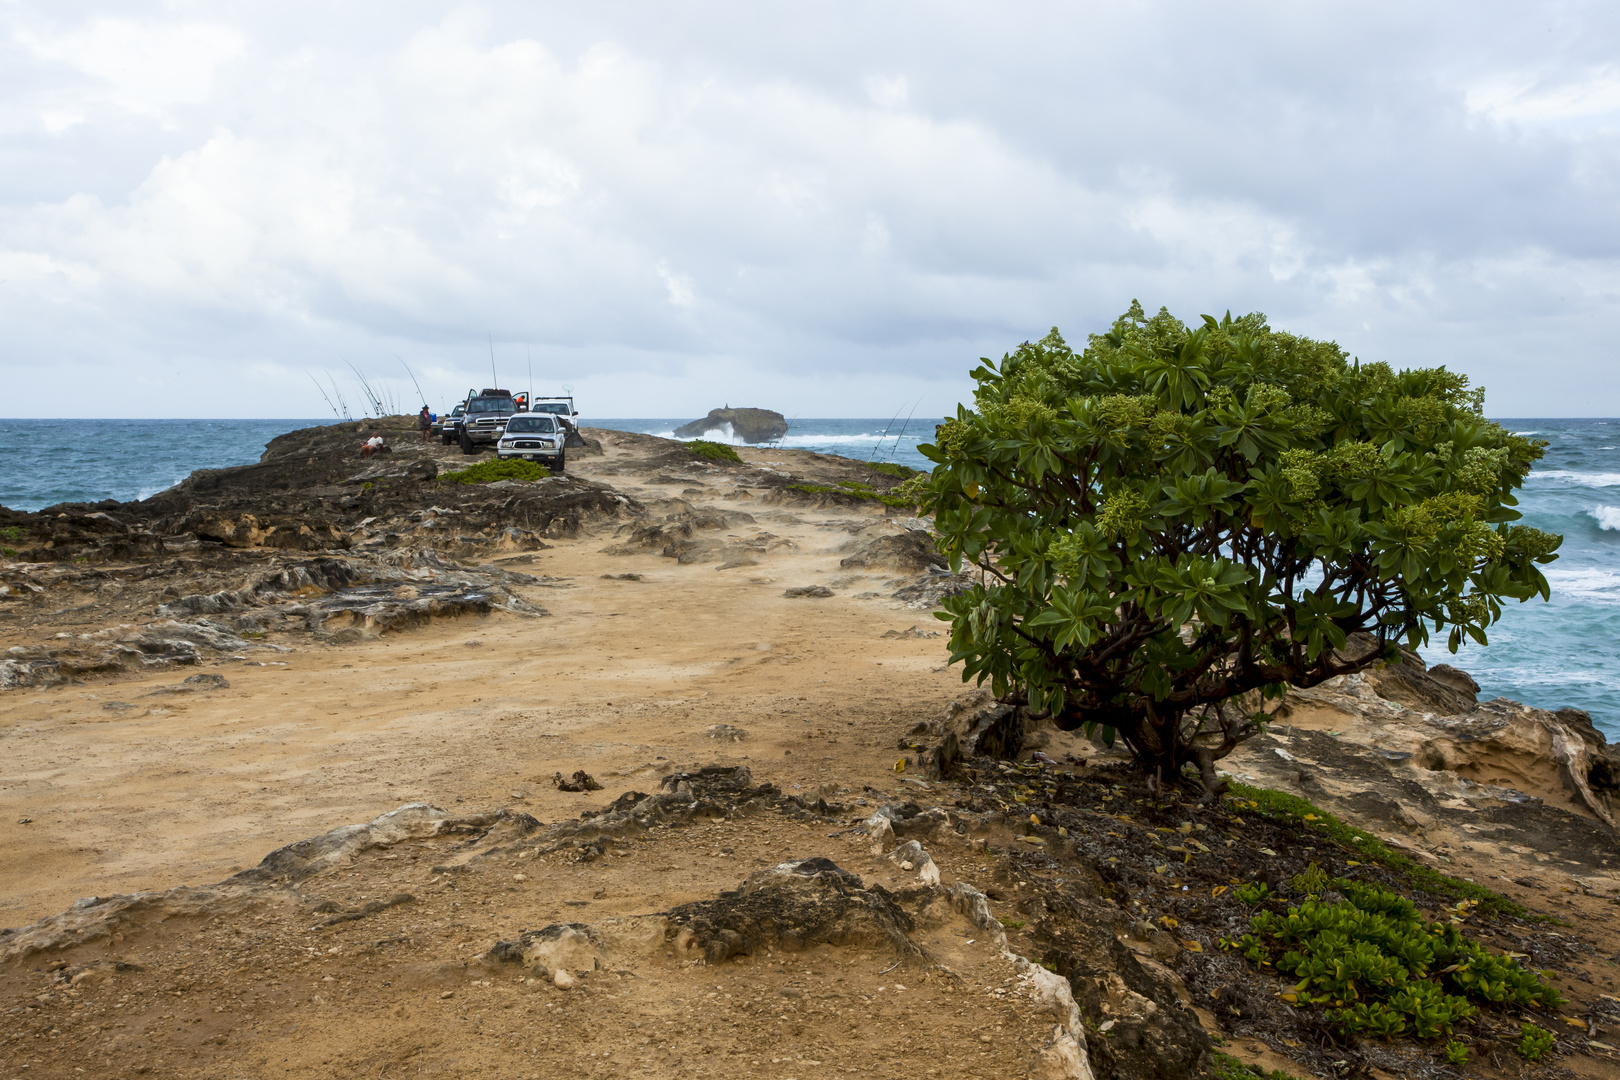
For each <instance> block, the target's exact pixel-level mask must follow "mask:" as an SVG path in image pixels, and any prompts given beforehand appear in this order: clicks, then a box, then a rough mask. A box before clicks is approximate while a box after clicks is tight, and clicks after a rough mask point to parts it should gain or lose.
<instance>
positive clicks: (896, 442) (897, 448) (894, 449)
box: [889, 395, 922, 461]
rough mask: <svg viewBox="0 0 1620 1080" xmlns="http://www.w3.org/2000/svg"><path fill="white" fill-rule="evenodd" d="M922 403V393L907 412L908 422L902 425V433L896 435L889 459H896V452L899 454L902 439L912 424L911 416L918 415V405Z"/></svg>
mask: <svg viewBox="0 0 1620 1080" xmlns="http://www.w3.org/2000/svg"><path fill="white" fill-rule="evenodd" d="M921 404H922V397H921V396H920V395H919V396H918V398H917V400H916V401H914V402H912V403H911V411H910V412H908V413H906V422H905V423H904V424H901V425H900V434H898V435H896V436H895V437H894V446H892V447H890V449H889V460H890V461H893V460H894V455H896V454H898V453H899V452H900V440H901V439H903V438H905V437H906V428H908V427H910V426H911V418H912V417H913V416H916V415H917V406H918V405H921Z"/></svg>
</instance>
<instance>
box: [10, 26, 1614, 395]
mask: <svg viewBox="0 0 1620 1080" xmlns="http://www.w3.org/2000/svg"><path fill="white" fill-rule="evenodd" d="M183 10H184V11H189V10H192V9H190V8H184V9H182V8H181V7H178V6H174V7H161V6H159V7H152V8H142V7H138V6H136V5H135V4H134V3H133V2H131V4H130V5H129V6H127V7H116V8H114V7H103V8H98V9H96V10H95V12H93V13H92V14H90V15H89V16H88V17H86V18H85V19H84V20H83V21H82V22H78V23H73V22H70V21H66V16H64V15H62V14H60V13H59V12H58V11H57V10H55V9H51V8H47V7H46V6H45V5H43V4H30V3H17V4H13V5H12V6H11V7H10V8H8V9H6V11H7V12H8V13H9V14H7V15H4V16H0V19H4V18H9V19H10V23H9V36H8V35H7V33H6V32H5V31H0V71H6V72H9V73H10V74H9V75H7V76H6V78H8V79H9V80H10V81H9V82H8V83H6V84H5V85H7V86H8V87H9V90H8V91H7V92H6V93H3V94H0V154H4V155H7V156H6V157H4V158H0V160H3V161H5V162H7V163H8V167H7V168H5V169H0V325H3V326H4V327H5V330H4V331H3V333H4V335H5V337H4V338H3V339H0V345H3V348H0V378H4V379H6V381H7V383H6V384H7V386H8V388H13V387H15V388H16V391H17V392H19V393H20V392H21V391H24V390H26V388H27V387H28V386H30V385H32V384H31V383H30V382H29V380H33V379H36V378H43V376H40V375H39V374H38V373H39V372H41V371H44V370H46V368H45V364H46V363H47V362H49V363H68V362H72V363H76V364H79V365H81V366H82V367H83V369H84V370H86V371H100V372H102V374H101V375H99V376H92V377H89V378H88V379H87V380H86V382H87V385H89V386H90V387H92V389H91V390H90V391H89V392H90V393H106V394H107V395H108V401H109V402H113V403H115V404H116V406H117V410H118V411H127V410H129V409H136V410H137V411H148V412H153V413H169V414H172V413H173V412H175V411H176V410H177V408H178V409H180V411H191V412H194V413H200V414H204V415H206V414H209V413H214V412H218V409H219V406H218V402H219V401H220V400H221V397H222V394H221V392H220V390H219V389H218V388H219V387H225V386H228V385H230V383H231V380H233V379H236V378H240V379H242V380H244V381H245V382H251V383H252V385H253V386H254V387H255V388H256V389H255V390H254V392H253V395H252V402H253V406H252V407H253V408H254V409H255V410H256V411H259V412H261V413H262V414H271V415H275V414H279V415H289V414H296V413H304V414H308V413H309V412H311V411H313V410H312V407H311V405H310V403H309V401H307V400H305V399H308V398H310V397H311V393H312V388H303V389H301V388H300V384H305V385H306V387H307V383H308V380H307V379H306V378H304V376H303V375H302V369H303V368H305V367H315V368H317V369H318V368H320V367H323V366H327V367H332V366H335V365H337V364H338V361H337V360H336V358H337V357H338V356H347V357H350V358H356V359H358V360H360V361H361V362H363V363H369V364H371V365H372V367H373V369H374V370H375V369H381V368H383V367H387V368H389V369H390V370H391V369H392V368H393V367H394V366H395V362H394V361H393V360H391V359H390V358H391V356H392V354H394V353H396V352H397V353H400V354H401V355H405V356H407V357H408V358H409V360H410V362H411V363H412V365H413V367H417V368H418V369H419V372H421V373H425V374H424V379H426V380H428V381H431V382H433V383H434V384H435V385H436V386H438V387H439V389H438V390H436V391H435V392H436V393H448V392H450V391H451V390H456V389H464V388H465V386H466V385H468V384H470V383H472V382H479V381H481V380H482V379H484V378H487V368H486V367H485V365H486V364H487V360H488V357H487V350H486V348H485V345H484V341H485V334H486V332H491V333H493V334H494V336H495V337H496V343H497V353H498V355H507V356H513V355H515V356H521V355H522V354H523V353H522V350H523V348H525V347H527V346H532V347H533V349H534V354H535V358H536V364H537V369H538V368H540V367H543V368H544V369H545V370H546V371H547V372H548V377H554V376H557V377H555V378H554V381H560V376H558V375H557V373H561V374H565V375H566V377H567V379H568V381H572V382H575V383H577V384H578V385H579V386H580V387H582V388H584V389H582V392H587V391H588V392H590V393H593V394H598V395H601V396H600V398H599V399H598V400H597V401H595V402H593V403H592V404H591V405H590V406H589V408H590V411H591V412H593V413H594V414H595V415H598V416H600V415H605V414H609V413H612V412H622V413H636V412H642V413H646V412H648V411H653V412H654V413H656V412H658V411H667V412H697V413H700V412H702V411H704V410H706V409H707V408H709V407H710V406H711V405H712V404H713V402H712V401H710V400H709V399H710V398H711V397H713V396H714V395H715V394H716V393H719V394H721V396H722V397H724V396H727V394H726V392H725V390H724V389H723V387H725V386H730V385H739V386H748V387H751V388H754V389H755V390H756V391H757V395H756V398H757V400H759V401H760V402H761V403H763V404H769V403H770V401H769V399H770V397H771V396H772V394H773V393H779V394H781V395H783V396H784V397H785V396H787V395H792V396H793V398H794V400H795V401H796V402H797V403H799V404H800V405H801V408H800V412H801V414H806V415H808V414H813V413H815V412H817V411H822V412H826V413H843V414H849V413H850V412H852V411H853V412H861V411H866V410H870V411H874V412H886V411H892V408H891V407H890V405H891V403H889V402H887V401H879V400H878V398H880V397H883V396H884V395H899V396H903V397H905V398H906V400H907V401H909V400H912V399H914V398H915V397H916V395H917V394H918V393H927V394H932V395H934V396H935V397H937V398H938V399H939V400H937V401H934V400H930V401H929V403H928V404H927V405H925V406H924V408H925V409H935V410H939V411H943V410H944V409H946V408H948V407H949V406H950V403H951V401H952V400H954V398H953V395H956V394H960V393H961V392H962V391H963V390H964V389H965V374H966V371H967V369H968V368H969V367H970V366H971V365H972V362H973V360H974V359H975V358H976V357H978V356H980V355H985V354H998V353H999V352H1001V351H1003V350H1004V349H1006V348H1008V347H1011V346H1012V345H1014V344H1015V343H1016V342H1018V341H1019V340H1022V339H1024V338H1027V337H1031V336H1036V335H1038V334H1040V333H1042V332H1044V330H1045V329H1046V328H1047V327H1048V326H1050V325H1052V324H1054V323H1057V324H1059V325H1060V326H1062V327H1063V329H1064V330H1065V332H1066V333H1068V334H1069V335H1070V336H1071V338H1073V339H1075V340H1080V339H1083V337H1084V334H1085V333H1086V332H1087V331H1089V330H1093V329H1097V328H1099V327H1100V326H1101V325H1103V324H1105V323H1106V322H1107V321H1108V320H1109V319H1111V318H1112V317H1113V316H1114V315H1115V314H1117V313H1118V312H1119V311H1120V310H1123V308H1124V307H1125V306H1126V305H1127V304H1128V303H1129V301H1130V299H1131V298H1132V297H1133V296H1134V297H1140V298H1141V299H1142V300H1143V302H1144V303H1147V304H1149V305H1150V306H1155V307H1156V306H1157V305H1159V304H1161V303H1163V304H1168V305H1169V306H1170V307H1171V309H1172V310H1174V311H1176V312H1178V313H1179V314H1182V315H1184V316H1185V317H1196V316H1197V315H1198V314H1201V313H1202V312H1204V311H1210V312H1219V311H1221V310H1225V309H1226V308H1228V307H1230V308H1233V309H1234V310H1250V309H1262V310H1265V311H1267V312H1268V313H1269V314H1271V315H1272V316H1273V319H1274V321H1275V322H1276V323H1277V324H1279V325H1283V326H1286V327H1288V328H1290V329H1293V330H1297V331H1299V332H1303V333H1312V334H1320V335H1322V336H1338V337H1339V339H1340V340H1341V343H1343V344H1345V345H1346V346H1347V347H1350V348H1352V349H1353V351H1355V352H1357V353H1359V354H1360V355H1362V356H1364V357H1367V358H1380V359H1390V360H1392V361H1394V362H1396V363H1406V364H1412V363H1432V362H1437V361H1445V362H1450V363H1453V365H1454V366H1457V365H1458V364H1462V365H1464V366H1467V365H1472V369H1473V370H1475V371H1476V372H1477V373H1478V374H1479V375H1480V376H1481V377H1482V378H1483V379H1484V381H1487V382H1488V383H1489V384H1490V385H1491V386H1492V388H1493V391H1498V390H1505V391H1506V392H1507V394H1508V396H1509V397H1510V399H1511V400H1516V401H1517V400H1529V399H1531V398H1534V397H1536V395H1540V398H1541V399H1542V400H1543V401H1544V404H1543V405H1542V406H1538V408H1539V409H1540V411H1546V412H1557V411H1559V410H1560V408H1562V407H1561V406H1558V404H1557V402H1558V400H1565V401H1567V402H1569V403H1570V404H1569V405H1568V408H1574V409H1576V410H1577V411H1585V412H1590V411H1592V410H1593V409H1594V408H1597V410H1598V411H1607V412H1620V376H1616V375H1611V374H1609V373H1608V367H1609V366H1610V365H1609V364H1608V352H1607V349H1608V345H1607V340H1608V338H1609V337H1610V336H1612V335H1610V334H1608V333H1607V332H1605V331H1604V328H1605V327H1609V326H1612V324H1613V322H1614V321H1615V316H1616V315H1620V294H1617V292H1616V290H1615V288H1614V282H1615V281H1616V280H1617V279H1620V212H1617V209H1616V208H1617V206H1620V200H1617V199H1616V198H1615V195H1616V194H1617V193H1616V192H1615V191H1614V190H1613V187H1614V184H1615V180H1614V177H1615V176H1616V175H1620V173H1617V172H1616V170H1615V168H1614V166H1615V164H1616V163H1615V162H1614V160H1613V159H1614V156H1615V151H1616V149H1617V148H1620V147H1617V145H1616V141H1615V136H1614V133H1613V132H1612V130H1610V129H1611V128H1612V126H1613V124H1612V117H1613V114H1614V113H1615V111H1616V110H1617V109H1620V74H1617V72H1620V69H1617V68H1615V67H1614V66H1613V65H1612V63H1609V62H1607V61H1606V60H1602V59H1601V55H1602V54H1603V52H1604V49H1603V47H1602V46H1603V43H1605V42H1609V43H1613V39H1614V37H1615V33H1614V30H1615V26H1614V25H1613V23H1612V21H1610V20H1608V19H1606V18H1603V19H1600V18H1598V16H1596V15H1593V16H1591V21H1590V23H1589V24H1588V25H1583V26H1582V28H1581V29H1582V33H1581V34H1580V35H1577V36H1573V37H1561V38H1557V39H1555V40H1552V41H1549V42H1546V43H1543V42H1541V41H1540V40H1539V39H1533V38H1531V37H1530V36H1529V35H1528V34H1527V33H1525V31H1524V28H1523V26H1522V25H1520V23H1516V22H1515V21H1514V20H1515V19H1516V18H1517V17H1518V16H1517V15H1516V14H1515V11H1516V9H1512V8H1509V7H1503V8H1501V9H1500V10H1496V9H1493V13H1492V14H1491V16H1490V17H1489V18H1487V17H1485V16H1481V17H1480V18H1478V19H1474V20H1472V21H1467V22H1464V21H1462V20H1453V21H1452V22H1451V23H1445V22H1444V20H1443V19H1442V18H1441V17H1439V16H1435V17H1434V18H1433V19H1432V21H1431V22H1424V21H1423V20H1421V19H1416V18H1415V17H1414V16H1412V15H1411V14H1410V12H1409V11H1406V10H1405V9H1402V11H1396V9H1393V8H1391V9H1388V10H1382V9H1368V8H1362V7H1358V8H1356V9H1354V10H1352V9H1350V8H1348V7H1346V8H1344V9H1343V10H1340V9H1332V8H1324V9H1321V10H1320V11H1314V12H1294V13H1293V15H1291V17H1290V18H1289V19H1287V20H1277V19H1273V18H1269V17H1267V16H1265V14H1264V13H1263V12H1261V11H1258V9H1257V11H1256V12H1251V13H1250V14H1248V15H1243V16H1226V15H1223V16H1222V17H1220V18H1215V17H1214V16H1213V15H1211V14H1210V13H1208V12H1206V11H1204V10H1203V9H1201V8H1198V7H1196V6H1185V7H1184V6H1181V5H1175V4H1163V3H1154V2H1150V3H1148V4H1146V5H1143V6H1141V7H1140V8H1139V10H1136V9H1133V13H1132V14H1131V16H1130V17H1129V18H1126V17H1125V16H1123V15H1121V14H1120V13H1119V12H1118V11H1117V10H1115V9H1114V8H1112V7H1111V6H1102V5H1096V6H1087V5H1079V6H1072V5H1065V6H1057V5H1054V6H1047V7H1039V6H1037V7H1034V8H1030V9H1028V10H1027V11H1026V10H1025V9H1022V8H1020V9H1006V10H1004V11H1002V12H1000V13H998V14H994V15H987V14H986V13H985V12H983V11H982V10H978V9H974V10H973V11H972V12H971V13H970V12H969V9H967V8H965V7H964V8H961V9H957V8H951V7H948V6H947V7H937V6H929V7H927V8H926V9H925V8H923V7H922V6H920V5H907V4H904V3H903V4H902V6H901V7H900V8H897V9H895V10H894V11H893V12H889V13H887V14H885V13H884V12H878V11H875V10H874V9H870V8H868V7H865V6H861V5H847V6H839V5H835V8H834V9H829V10H827V11H825V12H817V13H816V14H815V15H814V17H812V16H811V15H810V14H808V13H806V12H787V11H782V12H777V13H775V14H772V13H771V12H770V11H769V10H766V9H758V8H754V7H750V8H748V9H747V18H746V19H744V18H742V17H741V13H742V12H743V9H742V8H741V7H734V6H731V5H730V4H729V3H720V2H715V3H708V4H699V5H694V6H691V7H688V8H686V9H683V10H682V11H681V12H680V13H678V14H677V13H674V12H672V11H670V10H669V9H667V8H663V7H659V6H657V5H652V4H641V3H636V2H635V0H632V2H631V3H629V4H628V5H626V6H624V7H623V8H614V9H612V10H609V9H605V8H604V9H591V11H590V13H588V14H587V13H583V12H584V9H581V12H580V13H574V14H568V13H564V12H562V11H560V10H557V11H553V10H550V9H545V8H535V7H534V6H532V5H516V4H512V5H507V4H503V3H500V2H496V0H491V2H490V3H488V4H487V5H486V6H483V7H477V8H474V7H455V8H447V7H444V6H442V5H439V4H435V3H433V2H431V0H423V2H420V3H414V4H404V5H381V4H377V5H372V6H365V5H362V6H360V7H354V8H341V9H330V8H327V7H319V6H316V5H310V4H306V3H304V2H303V0H289V3H288V4H287V5H285V6H283V7H280V8H278V9H276V10H275V11H274V12H270V11H269V10H263V11H261V10H258V9H249V8H244V9H235V8H232V9H215V10H213V11H212V12H211V14H210V16H209V19H210V21H208V22H206V23H205V22H199V21H196V20H195V19H191V20H189V21H188V19H187V18H186V17H182V16H181V15H180V14H178V13H179V12H181V11H183ZM1459 10H1462V9H1459ZM924 16H926V17H924ZM1532 21H1533V20H1532ZM738 27H744V29H738ZM1478 27H1486V28H1489V32H1488V33H1487V31H1485V30H1478V29H1476V28H1478ZM833 28H836V30H837V33H836V34H832V29H833ZM829 34H831V35H832V36H830V37H829V36H828V35H829ZM1463 34H1467V35H1472V36H1469V37H1468V39H1467V41H1466V42H1462V41H1461V39H1460V38H1459V35H1463ZM1482 34H1483V35H1485V36H1480V35H1482ZM1324 40H1332V41H1334V42H1336V43H1338V46H1339V48H1337V49H1321V48H1319V47H1318V45H1319V43H1320V42H1321V41H1324ZM7 42H9V44H7ZM1570 42H1575V43H1576V44H1570ZM1465 44H1466V49H1464V48H1463V46H1464V45H1465ZM1570 50H1584V51H1581V52H1580V55H1579V56H1575V55H1573V54H1572V53H1571V51H1570ZM1461 52H1466V53H1467V55H1468V56H1470V57H1472V58H1473V59H1471V60H1470V63H1471V64H1472V65H1473V66H1472V67H1471V68H1469V69H1468V70H1467V71H1465V72H1462V73H1460V74H1459V71H1458V69H1457V68H1456V65H1455V62H1454V61H1453V59H1452V57H1453V56H1455V55H1458V54H1459V53H1461ZM1213 56H1220V57H1221V58H1222V64H1223V67H1222V70H1223V71H1225V72H1226V73H1227V74H1226V76H1225V77H1223V78H1221V79H1215V80H1212V79H1210V78H1208V76H1207V72H1208V64H1207V61H1208V59H1209V58H1210V57H1213ZM1307 56H1308V57H1309V60H1308V61H1307V60H1306V59H1305V57H1307ZM1594 56H1597V57H1599V59H1597V60H1594V59H1593V57H1594ZM901 72H903V73H904V74H901ZM1523 72H1535V73H1563V74H1561V75H1559V76H1558V77H1557V78H1554V77H1553V75H1549V74H1536V75H1533V76H1525V75H1523V74H1522V73H1523ZM1458 87H1465V88H1467V89H1458ZM1481 118H1484V119H1486V120H1488V121H1490V122H1489V123H1480V122H1479V121H1480V119H1481ZM1532 330H1533V332H1532ZM1535 341H1541V342H1545V348H1546V350H1547V353H1548V354H1549V355H1556V356H1558V357H1559V358H1560V361H1559V362H1560V363H1561V364H1563V365H1565V367H1566V368H1567V369H1568V370H1569V371H1570V372H1571V373H1572V377H1575V378H1579V379H1580V380H1581V384H1580V385H1581V389H1580V391H1579V392H1577V391H1574V390H1561V389H1560V387H1561V386H1562V385H1563V383H1564V380H1557V379H1551V380H1550V379H1547V378H1545V377H1541V376H1536V375H1532V374H1530V373H1529V372H1528V370H1527V369H1526V366H1525V363H1524V356H1525V351H1524V350H1525V349H1526V347H1527V345H1526V343H1527V342H1535ZM1534 347H1536V348H1541V347H1542V346H1541V345H1536V346H1534ZM368 357H374V358H376V359H375V361H372V360H367V358H368ZM400 377H401V378H402V377H403V376H402V375H401V376H400ZM142 378H144V379H147V380H148V384H147V385H155V384H153V383H151V382H150V380H155V379H162V380H164V381H165V382H166V384H167V385H166V386H165V387H164V389H163V391H162V393H161V394H159V393H156V392H154V393H153V396H150V397H146V396H142V395H143V393H144V392H143V391H141V390H140V389H139V387H140V386H141V385H142V384H141V383H140V379H142ZM120 380H125V381H127V384H128V386H129V387H130V389H129V390H128V392H127V394H126V393H125V391H124V390H123V389H121V385H122V384H121V382H120ZM187 387H193V388H195V390H194V391H192V390H187V389H186V388H187ZM907 387H910V388H911V389H907ZM103 388H105V389H103ZM209 388H213V389H209ZM772 388H776V389H775V390H773V389H772ZM1561 393H1562V394H1564V395H1565V396H1564V398H1563V399H1560V398H1559V397H1558V395H1559V394H1561ZM177 394H178V395H181V396H186V395H188V394H189V395H191V397H190V398H188V401H189V403H188V404H185V405H184V406H179V405H177V403H176V398H175V395H177ZM300 395H301V396H300ZM224 396H226V397H229V395H224ZM729 396H731V397H736V396H738V395H737V394H730V395H729ZM17 399H18V400H21V399H22V397H21V396H19V397H18V398H17ZM233 400H238V401H240V400H243V399H242V398H240V397H237V398H234V399H233ZM1599 401H1603V402H1607V403H1608V404H1606V405H1604V406H1601V407H1599V406H1596V405H1595V404H1594V402H1599ZM300 402H302V404H300ZM868 402H870V403H871V404H866V403H868Z"/></svg>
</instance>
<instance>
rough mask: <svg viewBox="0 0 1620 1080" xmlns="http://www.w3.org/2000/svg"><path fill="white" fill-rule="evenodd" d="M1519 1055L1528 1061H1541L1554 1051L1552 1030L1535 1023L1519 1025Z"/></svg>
mask: <svg viewBox="0 0 1620 1080" xmlns="http://www.w3.org/2000/svg"><path fill="white" fill-rule="evenodd" d="M1517 1049H1518V1051H1519V1056H1521V1057H1523V1058H1524V1059H1525V1060H1526V1061H1540V1060H1541V1059H1542V1058H1544V1057H1546V1056H1547V1055H1548V1054H1550V1053H1552V1049H1553V1037H1552V1032H1550V1031H1547V1030H1545V1029H1543V1028H1539V1027H1537V1026H1536V1025H1534V1024H1523V1025H1520V1027H1519V1045H1518V1047H1517Z"/></svg>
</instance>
